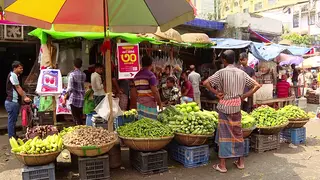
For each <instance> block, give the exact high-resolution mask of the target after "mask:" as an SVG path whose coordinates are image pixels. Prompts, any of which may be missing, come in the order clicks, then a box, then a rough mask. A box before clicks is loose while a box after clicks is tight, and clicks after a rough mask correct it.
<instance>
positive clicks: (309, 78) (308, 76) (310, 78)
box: [305, 69, 313, 88]
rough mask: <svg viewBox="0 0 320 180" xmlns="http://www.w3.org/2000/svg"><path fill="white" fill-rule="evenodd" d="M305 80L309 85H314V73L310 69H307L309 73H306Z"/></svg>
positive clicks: (309, 86)
mask: <svg viewBox="0 0 320 180" xmlns="http://www.w3.org/2000/svg"><path fill="white" fill-rule="evenodd" d="M305 82H306V83H307V87H308V88H311V87H312V82H313V74H312V73H311V71H310V69H308V70H307V73H306V74H305Z"/></svg>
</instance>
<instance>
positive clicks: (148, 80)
mask: <svg viewBox="0 0 320 180" xmlns="http://www.w3.org/2000/svg"><path fill="white" fill-rule="evenodd" d="M133 82H134V85H135V87H136V88H137V92H138V99H137V101H138V103H139V104H142V105H144V106H147V107H152V108H153V107H157V104H156V100H155V98H154V96H153V93H152V91H151V86H157V84H158V83H157V79H156V76H155V75H154V73H153V72H151V71H149V70H148V69H146V68H143V69H141V70H140V71H139V72H138V73H137V74H136V76H135V77H134V80H133Z"/></svg>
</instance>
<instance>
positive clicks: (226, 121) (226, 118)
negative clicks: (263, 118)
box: [217, 112, 244, 158]
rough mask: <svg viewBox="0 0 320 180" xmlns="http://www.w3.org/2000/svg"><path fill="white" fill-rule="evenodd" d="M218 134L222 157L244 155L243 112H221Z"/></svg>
mask: <svg viewBox="0 0 320 180" xmlns="http://www.w3.org/2000/svg"><path fill="white" fill-rule="evenodd" d="M217 135H218V137H217V138H218V145H219V157H220V158H235V157H242V156H243V155H244V141H243V135H242V127H241V112H238V113H234V114H224V113H222V112H219V123H218V132H217Z"/></svg>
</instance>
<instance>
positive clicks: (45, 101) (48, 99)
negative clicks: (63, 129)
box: [39, 96, 53, 112]
mask: <svg viewBox="0 0 320 180" xmlns="http://www.w3.org/2000/svg"><path fill="white" fill-rule="evenodd" d="M44 111H53V97H52V96H42V97H40V105H39V112H44Z"/></svg>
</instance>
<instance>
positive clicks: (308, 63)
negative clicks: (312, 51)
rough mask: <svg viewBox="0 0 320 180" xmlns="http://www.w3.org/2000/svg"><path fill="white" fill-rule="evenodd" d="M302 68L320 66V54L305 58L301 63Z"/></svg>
mask: <svg viewBox="0 0 320 180" xmlns="http://www.w3.org/2000/svg"><path fill="white" fill-rule="evenodd" d="M299 67H302V68H312V67H320V56H314V57H310V58H308V59H305V60H304V61H303V63H301V64H300V65H299Z"/></svg>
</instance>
